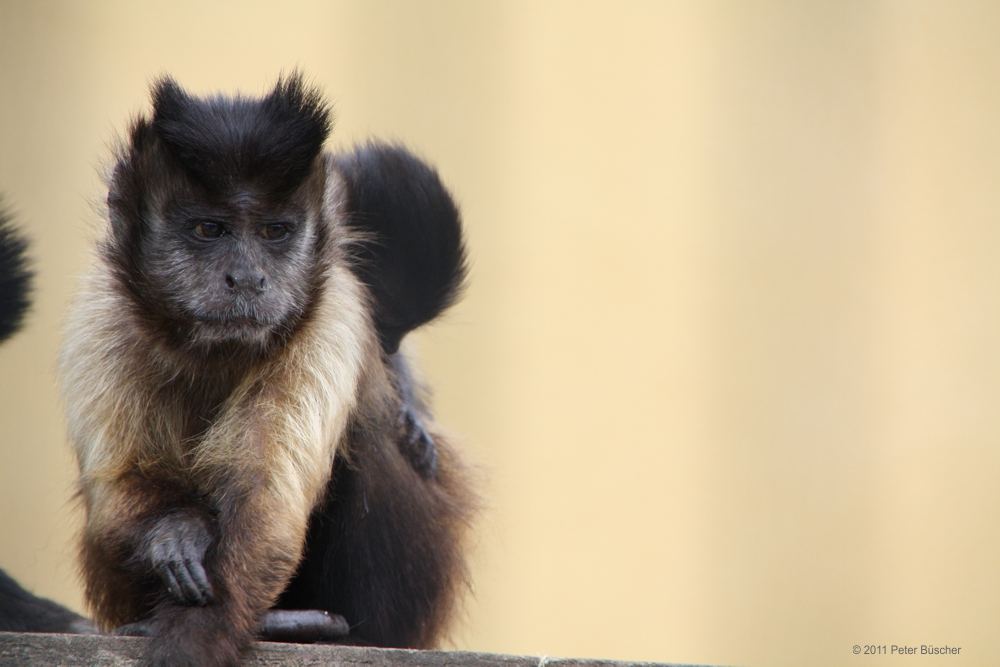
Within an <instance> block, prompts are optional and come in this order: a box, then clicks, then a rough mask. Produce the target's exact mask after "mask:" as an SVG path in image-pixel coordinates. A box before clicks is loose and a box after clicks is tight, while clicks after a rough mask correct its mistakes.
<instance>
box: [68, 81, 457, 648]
mask: <svg viewBox="0 0 1000 667" xmlns="http://www.w3.org/2000/svg"><path fill="white" fill-rule="evenodd" d="M152 98H153V111H152V114H151V115H150V116H142V117H140V118H138V119H136V120H135V121H134V122H133V123H132V125H131V128H130V130H129V132H128V136H127V138H126V139H125V140H124V141H123V142H122V144H121V146H119V148H118V149H117V151H116V154H115V158H114V164H113V167H112V168H111V170H110V173H109V176H108V196H107V212H108V225H107V229H106V232H105V234H104V236H103V238H102V239H101V241H100V242H99V245H98V252H97V259H96V263H95V266H94V268H93V270H92V271H91V272H90V273H89V274H88V275H87V276H86V277H85V279H84V280H83V285H82V288H81V291H80V294H79V295H78V298H77V299H76V301H75V304H74V306H73V308H72V310H71V314H70V316H69V320H68V323H67V327H66V337H65V342H64V345H63V349H62V356H61V363H60V370H61V375H62V382H63V391H64V396H65V401H66V405H67V421H68V425H69V433H70V439H71V442H72V444H73V447H74V449H75V452H76V455H77V460H78V463H79V468H80V482H79V494H80V498H81V500H82V503H83V506H84V509H85V512H86V522H85V526H84V529H83V535H82V540H81V562H82V570H83V574H84V583H85V592H86V596H87V599H88V601H89V604H90V606H91V608H92V610H93V612H94V617H95V620H96V621H97V622H98V623H100V624H101V625H102V626H104V627H105V628H108V629H112V628H120V627H121V626H125V627H123V628H122V629H121V631H122V632H125V633H134V634H149V635H150V636H151V637H152V639H151V642H150V646H149V653H148V656H147V661H148V663H149V664H152V665H234V664H236V663H237V662H238V659H239V655H240V652H241V650H243V649H244V648H245V647H246V646H247V645H248V643H249V642H250V641H251V640H252V639H253V638H254V637H255V636H256V635H257V634H258V633H259V632H263V633H264V634H265V635H269V636H271V637H273V638H289V637H291V638H301V637H302V635H303V634H305V635H312V636H314V637H326V638H330V637H334V636H337V635H338V634H340V633H342V631H343V628H339V627H338V626H337V623H336V622H335V621H331V620H330V619H331V617H330V616H329V614H339V615H342V616H343V617H344V618H345V619H346V621H347V623H349V624H350V633H351V638H352V641H355V642H358V643H365V644H372V645H377V646H396V647H411V648H422V647H429V646H433V645H435V644H436V643H437V642H438V641H439V640H440V638H441V637H442V635H443V633H444V631H445V629H446V625H447V622H448V620H449V618H450V616H451V612H452V610H453V607H454V603H455V601H456V597H457V595H458V593H459V592H460V589H461V588H462V585H463V584H464V583H465V581H466V567H465V559H464V555H463V538H464V535H465V532H466V528H467V525H468V522H469V519H470V516H471V513H472V510H473V507H474V505H475V498H474V494H473V492H472V491H471V489H470V485H469V484H468V482H467V479H466V476H465V474H464V472H463V468H462V465H461V463H460V461H459V460H458V458H457V456H456V454H455V452H454V451H453V450H452V448H451V447H450V446H449V445H448V443H447V441H446V440H445V439H444V438H443V437H442V436H441V434H440V433H439V432H438V431H437V429H436V427H435V425H434V423H433V419H432V417H431V415H430V413H429V412H428V410H427V408H426V406H425V405H424V404H423V402H422V401H421V398H420V393H419V392H418V391H415V387H414V380H413V377H412V375H411V373H410V369H409V366H408V363H407V360H406V358H405V356H404V353H403V352H401V351H400V350H399V345H400V341H401V339H402V338H403V336H404V335H405V334H406V333H407V332H409V331H410V330H412V329H414V328H415V327H418V326H420V325H421V324H424V323H425V322H428V321H430V320H431V319H433V318H435V317H436V316H437V315H439V314H440V313H441V312H442V311H443V310H444V309H445V308H447V307H448V306H449V305H450V304H451V303H452V302H453V301H454V300H455V298H456V296H457V294H458V292H459V290H460V288H461V285H462V281H463V279H464V276H465V260H464V246H463V240H462V232H461V225H460V220H459V214H458V210H457V208H456V207H455V204H454V203H453V201H452V199H451V197H450V196H449V194H448V192H447V191H446V189H445V188H444V186H443V185H442V184H441V181H440V179H439V178H438V176H437V174H436V173H435V172H434V170H433V169H431V168H430V167H429V166H428V165H426V164H425V163H423V162H421V161H420V160H419V159H417V158H416V157H414V156H413V155H412V154H410V153H408V152H407V151H406V150H404V149H402V148H399V147H397V146H392V145H386V144H378V143H370V144H367V145H365V146H362V147H360V148H357V149H355V150H352V151H350V152H347V153H342V154H328V153H327V154H324V153H322V146H323V143H324V141H325V140H326V138H327V135H328V134H329V132H330V129H331V119H330V112H329V109H328V107H327V105H326V104H325V103H324V102H323V100H322V97H321V96H320V94H319V93H318V92H317V91H315V90H313V89H310V88H309V87H307V86H306V85H305V84H304V83H303V80H302V77H301V75H300V74H297V73H295V74H292V75H291V76H288V77H285V78H283V79H281V80H279V82H278V83H277V85H276V86H275V88H274V89H273V91H271V92H270V93H269V94H267V95H265V96H264V97H262V98H250V97H245V96H240V95H236V96H221V95H219V96H214V97H208V98H197V97H193V96H191V95H188V94H187V93H185V92H184V91H183V90H182V89H181V88H180V87H179V86H178V85H177V84H176V83H175V82H174V81H173V80H171V79H169V78H164V79H162V80H160V81H159V82H157V83H156V84H155V85H154V87H153V95H152ZM269 610H270V611H269ZM326 612H328V614H325V613H326Z"/></svg>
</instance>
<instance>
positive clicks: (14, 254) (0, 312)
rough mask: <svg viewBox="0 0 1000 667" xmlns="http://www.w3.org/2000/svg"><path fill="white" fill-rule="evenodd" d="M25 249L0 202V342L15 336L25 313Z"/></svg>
mask: <svg viewBox="0 0 1000 667" xmlns="http://www.w3.org/2000/svg"><path fill="white" fill-rule="evenodd" d="M27 249H28V242H27V241H26V240H25V239H24V238H23V237H22V236H21V235H20V234H19V233H18V232H17V230H16V229H15V228H14V226H13V223H12V221H11V219H10V216H9V215H7V213H6V212H5V211H4V209H3V202H2V201H0V341H4V340H7V339H8V338H10V337H11V336H13V335H14V334H15V333H17V330H18V329H19V328H20V327H21V323H22V321H23V320H24V314H25V312H26V311H27V310H28V303H29V296H30V292H31V271H30V270H29V269H28V260H27V257H26V251H27Z"/></svg>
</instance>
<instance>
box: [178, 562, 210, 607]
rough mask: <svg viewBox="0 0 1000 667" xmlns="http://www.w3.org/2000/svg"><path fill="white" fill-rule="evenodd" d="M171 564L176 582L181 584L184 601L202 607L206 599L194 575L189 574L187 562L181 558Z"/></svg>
mask: <svg viewBox="0 0 1000 667" xmlns="http://www.w3.org/2000/svg"><path fill="white" fill-rule="evenodd" d="M172 565H173V568H172V569H173V571H174V576H176V577H177V583H179V584H180V586H181V593H182V594H183V596H184V601H185V602H187V603H189V604H193V605H197V606H199V607H204V606H205V605H206V604H207V603H208V601H207V600H206V599H205V596H204V594H203V593H202V592H201V590H200V589H199V588H198V585H197V584H196V583H195V581H194V577H193V576H191V572H190V571H189V570H188V564H187V563H186V562H185V561H183V560H178V561H176V562H174V563H173V564H172Z"/></svg>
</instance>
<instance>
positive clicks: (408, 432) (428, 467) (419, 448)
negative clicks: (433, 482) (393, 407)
mask: <svg viewBox="0 0 1000 667" xmlns="http://www.w3.org/2000/svg"><path fill="white" fill-rule="evenodd" d="M400 419H401V421H402V423H403V439H402V441H401V443H400V449H402V450H403V454H404V455H406V458H407V460H409V462H410V465H412V466H413V469H414V470H416V471H417V474H419V475H420V476H421V477H423V478H424V479H430V478H432V477H436V476H437V471H438V453H437V445H436V444H434V438H432V437H431V434H430V433H428V432H427V429H425V428H424V423H423V421H422V420H421V419H420V415H419V414H417V411H416V410H415V409H414V407H413V406H412V405H410V404H409V403H407V402H404V403H403V406H402V409H401V414H400Z"/></svg>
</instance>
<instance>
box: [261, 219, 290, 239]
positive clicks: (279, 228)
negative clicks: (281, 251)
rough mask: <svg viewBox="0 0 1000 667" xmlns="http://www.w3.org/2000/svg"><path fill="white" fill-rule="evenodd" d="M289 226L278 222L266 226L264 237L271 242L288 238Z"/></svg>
mask: <svg viewBox="0 0 1000 667" xmlns="http://www.w3.org/2000/svg"><path fill="white" fill-rule="evenodd" d="M288 231H289V229H288V225H285V224H282V223H280V222H276V223H274V224H270V225H265V226H264V236H265V237H266V238H268V239H269V240H271V241H278V240H280V239H283V238H285V237H286V236H288Z"/></svg>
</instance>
